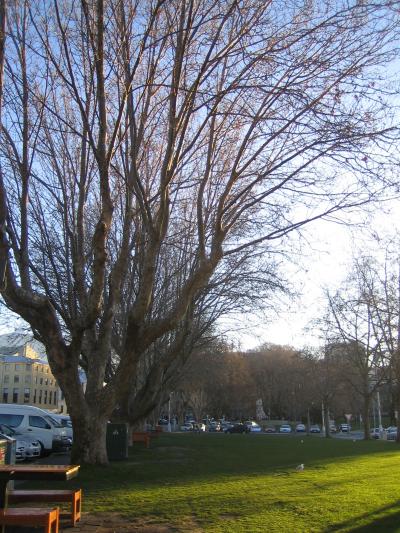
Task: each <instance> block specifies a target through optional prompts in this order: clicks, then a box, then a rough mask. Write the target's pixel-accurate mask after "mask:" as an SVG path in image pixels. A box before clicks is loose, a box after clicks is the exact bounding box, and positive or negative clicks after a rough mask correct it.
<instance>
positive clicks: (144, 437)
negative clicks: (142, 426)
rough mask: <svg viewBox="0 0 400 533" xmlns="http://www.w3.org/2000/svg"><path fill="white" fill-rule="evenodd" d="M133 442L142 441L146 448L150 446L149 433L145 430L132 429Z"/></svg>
mask: <svg viewBox="0 0 400 533" xmlns="http://www.w3.org/2000/svg"><path fill="white" fill-rule="evenodd" d="M133 442H144V443H145V445H146V448H150V434H149V433H147V432H146V431H134V432H133V433H132V443H133Z"/></svg>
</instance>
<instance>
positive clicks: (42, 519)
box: [0, 507, 59, 533]
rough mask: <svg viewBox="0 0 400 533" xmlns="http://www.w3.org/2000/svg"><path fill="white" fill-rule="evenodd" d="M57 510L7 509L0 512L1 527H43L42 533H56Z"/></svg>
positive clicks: (35, 508)
mask: <svg viewBox="0 0 400 533" xmlns="http://www.w3.org/2000/svg"><path fill="white" fill-rule="evenodd" d="M58 523H59V510H58V507H56V508H55V509H43V508H39V507H32V508H29V507H20V508H13V507H11V508H7V509H1V510H0V524H1V525H3V526H21V527H22V526H29V527H39V526H41V527H43V529H44V533H58Z"/></svg>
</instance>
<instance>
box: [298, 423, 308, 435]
mask: <svg viewBox="0 0 400 533" xmlns="http://www.w3.org/2000/svg"><path fill="white" fill-rule="evenodd" d="M305 430H306V426H305V425H304V424H297V426H296V433H304V432H305Z"/></svg>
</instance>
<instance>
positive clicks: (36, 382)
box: [35, 376, 37, 385]
mask: <svg viewBox="0 0 400 533" xmlns="http://www.w3.org/2000/svg"><path fill="white" fill-rule="evenodd" d="M35 383H36V385H37V376H36V377H35Z"/></svg>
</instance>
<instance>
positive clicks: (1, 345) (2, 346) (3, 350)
mask: <svg viewBox="0 0 400 533" xmlns="http://www.w3.org/2000/svg"><path fill="white" fill-rule="evenodd" d="M27 344H29V346H30V347H31V348H32V349H33V350H34V351H35V352H36V353H37V354H38V356H39V358H40V359H41V360H42V362H46V363H47V356H46V351H45V347H44V346H43V344H42V343H41V342H39V341H37V340H36V339H34V338H33V334H32V333H29V332H26V330H24V331H21V330H19V331H18V330H17V331H13V332H12V333H5V334H4V335H0V354H1V355H11V356H13V357H15V354H17V353H18V352H19V351H20V350H22V349H23V348H24V347H25V346H26V345H27Z"/></svg>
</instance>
